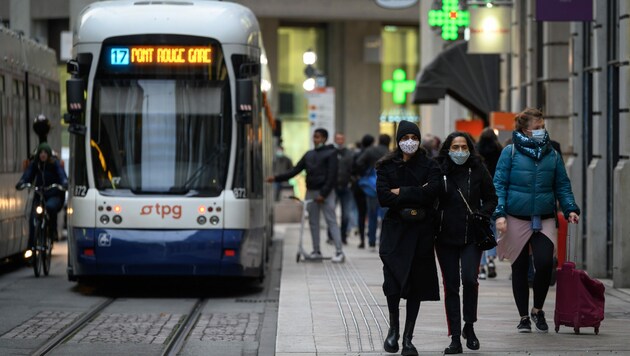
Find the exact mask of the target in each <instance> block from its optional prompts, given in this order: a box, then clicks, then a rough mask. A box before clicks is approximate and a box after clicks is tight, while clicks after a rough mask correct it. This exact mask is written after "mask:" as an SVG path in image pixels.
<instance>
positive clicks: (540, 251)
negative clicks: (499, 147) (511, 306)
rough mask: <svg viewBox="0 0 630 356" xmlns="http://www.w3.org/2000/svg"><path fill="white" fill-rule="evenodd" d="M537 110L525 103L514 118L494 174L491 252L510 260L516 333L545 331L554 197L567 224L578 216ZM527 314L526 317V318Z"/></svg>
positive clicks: (553, 242)
mask: <svg viewBox="0 0 630 356" xmlns="http://www.w3.org/2000/svg"><path fill="white" fill-rule="evenodd" d="M549 141H550V140H549V134H548V133H547V131H546V130H545V120H544V117H543V113H542V112H541V111H540V110H537V109H532V108H527V109H525V110H524V111H522V112H521V113H519V114H518V115H517V116H516V118H515V130H514V131H513V133H512V145H509V146H507V147H505V148H504V149H503V151H502V152H501V157H500V158H499V162H498V163H497V169H496V172H495V175H494V186H495V188H496V191H497V196H498V199H499V200H498V205H497V208H496V210H495V212H494V218H495V219H496V227H497V231H498V232H499V240H498V244H499V245H498V249H497V252H498V254H499V257H500V258H507V259H509V260H510V261H511V262H512V292H513V294H514V301H515V303H516V307H517V309H518V312H519V316H520V318H521V319H520V322H519V324H518V326H517V330H518V332H531V330H532V328H531V324H532V322H533V323H534V326H535V328H536V330H538V331H540V332H547V331H548V330H549V328H548V325H547V322H546V319H545V313H544V311H543V306H544V303H545V299H546V297H547V292H548V291H549V282H550V280H551V273H552V269H553V256H554V250H555V249H556V244H557V229H556V221H555V216H556V200H557V201H558V202H559V203H560V207H561V209H562V211H563V212H564V216H565V217H566V218H567V219H568V221H569V222H571V223H577V222H578V220H579V214H580V208H579V207H578V206H577V204H576V203H575V198H574V197H573V191H572V190H571V182H570V181H569V177H568V176H567V172H566V170H565V167H564V162H563V160H562V158H561V157H560V154H559V153H558V152H557V151H556V150H554V149H553V148H552V147H551V144H550V142H549ZM530 253H531V254H532V255H533V258H534V270H535V272H534V283H533V292H534V293H533V294H534V305H533V308H532V309H531V312H530V313H529V314H528V312H529V310H528V306H529V287H528V285H527V270H528V265H529V255H530ZM530 316H531V319H530Z"/></svg>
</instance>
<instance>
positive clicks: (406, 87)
mask: <svg viewBox="0 0 630 356" xmlns="http://www.w3.org/2000/svg"><path fill="white" fill-rule="evenodd" d="M392 78H394V79H393V80H392V79H388V80H385V81H384V82H383V91H384V92H386V93H392V98H393V100H394V103H395V104H404V103H405V102H406V101H407V93H411V92H412V91H413V90H414V89H415V88H416V82H415V81H414V80H407V73H405V71H404V70H402V69H400V68H399V69H396V70H395V71H394V73H393V74H392Z"/></svg>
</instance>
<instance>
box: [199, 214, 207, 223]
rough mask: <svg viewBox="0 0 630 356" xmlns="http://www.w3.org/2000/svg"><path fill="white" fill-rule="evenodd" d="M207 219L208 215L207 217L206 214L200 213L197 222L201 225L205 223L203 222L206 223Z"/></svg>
mask: <svg viewBox="0 0 630 356" xmlns="http://www.w3.org/2000/svg"><path fill="white" fill-rule="evenodd" d="M206 221H207V220H206V217H205V216H203V215H199V216H198V217H197V223H198V224H199V225H203V224H205V223H206Z"/></svg>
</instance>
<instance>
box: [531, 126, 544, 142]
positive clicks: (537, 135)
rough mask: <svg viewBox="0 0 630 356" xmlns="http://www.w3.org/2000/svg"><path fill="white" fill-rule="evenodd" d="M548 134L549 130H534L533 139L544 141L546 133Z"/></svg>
mask: <svg viewBox="0 0 630 356" xmlns="http://www.w3.org/2000/svg"><path fill="white" fill-rule="evenodd" d="M546 134H547V130H545V129H540V130H532V140H534V141H536V142H542V141H543V140H544V139H545V135H546Z"/></svg>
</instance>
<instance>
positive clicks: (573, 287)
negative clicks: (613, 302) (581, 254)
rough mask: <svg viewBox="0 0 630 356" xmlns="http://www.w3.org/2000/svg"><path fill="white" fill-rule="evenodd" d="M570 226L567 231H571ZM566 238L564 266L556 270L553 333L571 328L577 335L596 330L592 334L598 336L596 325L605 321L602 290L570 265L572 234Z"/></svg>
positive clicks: (585, 274)
mask: <svg viewBox="0 0 630 356" xmlns="http://www.w3.org/2000/svg"><path fill="white" fill-rule="evenodd" d="M571 225H573V224H569V227H568V229H567V230H571ZM567 232H568V231H567ZM567 235H568V236H567V245H568V246H567V262H565V263H563V264H562V266H561V267H559V268H558V270H557V277H556V278H557V281H556V283H557V284H556V310H555V313H554V316H553V321H554V324H555V325H556V332H558V330H560V325H563V326H569V327H573V331H574V332H575V333H576V334H579V333H580V328H585V327H592V328H595V334H598V333H599V325H600V323H601V321H602V320H604V290H605V287H604V284H602V282H600V281H598V280H597V279H593V278H591V277H589V276H588V274H587V273H586V272H585V271H582V270H579V269H576V268H575V263H574V262H570V261H569V258H568V255H569V251H570V246H571V242H570V241H571V234H570V233H568V234H567Z"/></svg>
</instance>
